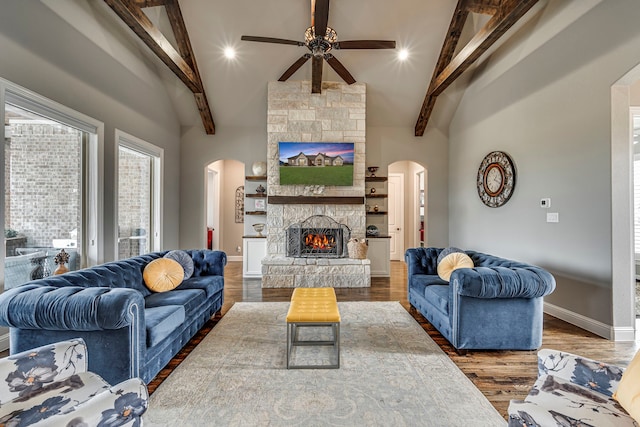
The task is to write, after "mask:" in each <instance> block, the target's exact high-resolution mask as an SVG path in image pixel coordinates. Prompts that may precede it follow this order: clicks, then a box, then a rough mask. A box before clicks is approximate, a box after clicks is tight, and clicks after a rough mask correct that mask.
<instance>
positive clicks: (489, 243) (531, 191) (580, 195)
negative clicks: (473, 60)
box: [449, 0, 640, 325]
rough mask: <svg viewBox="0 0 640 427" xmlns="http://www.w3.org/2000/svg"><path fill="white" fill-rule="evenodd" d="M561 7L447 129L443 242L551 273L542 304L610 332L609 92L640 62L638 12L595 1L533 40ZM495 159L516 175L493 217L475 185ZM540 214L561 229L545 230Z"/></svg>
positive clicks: (511, 48) (526, 35)
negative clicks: (551, 286)
mask: <svg viewBox="0 0 640 427" xmlns="http://www.w3.org/2000/svg"><path fill="white" fill-rule="evenodd" d="M569 3H573V2H562V1H555V2H554V1H551V2H550V3H549V7H548V9H547V10H546V11H545V13H544V14H541V15H539V16H538V17H536V19H535V20H534V21H532V22H531V23H530V24H528V25H527V26H525V27H524V28H523V29H522V30H521V31H520V32H518V34H517V35H516V36H515V38H513V39H512V40H511V41H510V42H509V43H508V44H507V45H506V46H504V47H503V48H502V49H501V50H500V51H498V52H497V53H496V55H494V58H492V60H491V61H490V62H488V63H487V64H485V65H484V66H483V70H482V72H481V73H479V74H478V75H477V76H476V77H475V78H474V79H473V81H472V84H471V85H470V87H469V89H468V90H467V91H466V93H465V95H464V97H463V100H462V102H461V104H460V106H459V108H458V111H457V112H456V115H455V117H454V120H453V122H452V124H451V128H450V150H451V151H450V169H449V170H450V174H449V186H450V193H449V194H450V199H449V213H450V217H449V218H450V228H449V230H450V232H449V236H450V243H451V244H452V245H456V246H461V247H465V248H473V249H476V250H480V251H484V252H489V253H493V254H496V255H502V256H505V257H509V258H515V259H520V260H523V261H529V262H533V263H536V264H539V265H541V266H543V267H546V268H548V269H549V270H551V271H552V272H553V273H554V274H555V276H556V279H557V282H558V289H557V291H556V292H555V293H553V294H552V295H550V296H549V297H548V298H547V299H546V301H547V302H549V303H551V304H553V305H557V306H559V307H563V308H564V309H566V310H570V311H572V312H574V313H577V314H579V315H582V316H586V317H588V318H590V319H594V320H596V321H599V322H602V323H604V324H606V325H612V318H613V314H612V289H611V287H612V267H611V265H612V261H611V258H612V233H611V229H612V215H611V209H612V206H611V196H612V194H611V172H612V171H611V86H612V85H613V84H614V83H615V82H616V81H617V80H618V79H620V78H621V77H622V76H623V75H624V74H625V73H626V72H627V71H628V70H630V69H631V68H632V67H633V66H634V65H636V64H638V63H639V62H640V50H639V49H638V46H640V27H638V25H637V22H638V19H640V2H638V1H636V0H605V1H602V2H600V3H599V4H598V5H596V6H595V7H594V8H593V9H591V10H589V11H588V12H586V13H585V14H584V15H582V16H581V17H580V18H579V19H578V20H576V21H575V22H573V23H572V24H571V25H569V26H568V27H566V28H565V29H563V30H562V31H561V32H559V33H558V34H557V35H555V36H553V37H551V38H549V39H548V40H540V39H539V37H537V33H536V31H539V30H540V29H541V28H545V25H547V24H549V23H551V22H552V21H553V20H554V18H555V16H554V11H555V12H558V13H560V12H561V9H562V8H561V7H560V6H565V5H567V4H569ZM572 5H573V4H572ZM532 45H534V48H531V46H532ZM527 51H530V52H527ZM523 53H528V54H527V55H525V54H523ZM493 150H503V151H506V152H508V153H509V154H510V155H511V156H512V158H513V160H514V162H515V164H516V168H517V172H518V176H517V183H516V188H515V192H514V194H513V197H512V198H511V200H510V201H509V202H508V203H507V204H506V205H505V206H503V207H501V208H497V209H491V208H488V207H486V206H484V205H483V204H482V203H481V202H480V200H479V198H478V195H477V191H476V185H475V182H476V173H477V169H478V166H479V164H480V162H481V160H482V158H483V157H484V155H485V154H487V153H488V152H490V151H493ZM614 186H615V183H614ZM542 197H550V198H551V199H552V202H551V208H550V209H548V210H547V209H542V208H540V207H539V201H540V198H542ZM546 212H558V213H559V214H560V222H559V223H557V224H554V223H547V222H546V220H545V218H546Z"/></svg>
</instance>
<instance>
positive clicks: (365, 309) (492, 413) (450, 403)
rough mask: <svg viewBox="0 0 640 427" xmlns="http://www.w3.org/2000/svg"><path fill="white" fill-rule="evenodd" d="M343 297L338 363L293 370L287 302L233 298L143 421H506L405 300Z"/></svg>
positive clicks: (230, 423)
mask: <svg viewBox="0 0 640 427" xmlns="http://www.w3.org/2000/svg"><path fill="white" fill-rule="evenodd" d="M338 305H339V309H340V316H341V318H342V321H341V334H340V338H341V340H340V341H341V363H340V369H310V370H293V369H291V370H287V369H286V334H287V332H286V329H287V328H286V320H285V319H286V314H287V310H288V307H289V303H287V302H255V303H250V302H247V303H244V302H243V303H236V304H235V305H234V306H233V307H232V308H231V310H229V312H228V313H227V314H226V315H225V316H224V317H223V318H222V320H220V322H219V323H218V324H217V325H216V326H215V328H214V329H213V330H212V331H211V332H210V333H209V334H208V335H207V337H206V338H205V339H204V340H203V341H202V343H200V345H198V347H196V348H195V349H194V350H193V351H192V352H191V354H189V356H188V357H187V358H186V359H185V360H184V362H183V363H182V364H181V365H180V366H178V367H177V368H176V369H175V371H174V372H173V373H171V375H170V376H169V377H168V378H167V379H166V380H165V381H164V382H163V383H162V384H161V385H160V386H159V387H158V388H157V389H156V391H155V392H154V393H153V394H152V396H151V398H150V401H149V410H148V411H147V413H146V414H145V416H144V425H145V426H147V427H149V426H175V425H181V426H212V425H220V426H305V427H306V426H324V425H326V426H418V425H424V426H462V425H473V426H475V427H477V426H500V425H502V426H504V425H506V421H505V420H504V419H503V418H502V417H501V416H500V414H499V413H498V412H497V411H496V410H495V409H494V408H493V406H491V404H490V403H489V401H488V400H487V399H486V398H485V397H484V396H483V395H482V393H481V392H480V391H479V390H478V389H477V388H476V387H475V386H474V385H473V384H472V383H471V381H470V380H469V379H468V378H467V377H466V376H465V375H464V374H463V373H462V372H461V371H460V370H459V369H458V368H457V367H456V366H455V364H454V363H453V362H452V361H451V360H450V359H449V358H448V357H447V355H446V354H445V353H444V352H443V351H442V350H441V349H440V348H439V347H438V345H437V344H436V343H435V342H434V341H433V340H432V339H431V338H430V337H429V336H428V335H427V333H426V332H425V331H424V330H423V329H422V328H421V327H420V325H418V323H417V322H416V321H415V320H414V319H413V317H411V315H410V314H409V313H407V311H406V310H405V309H404V308H403V307H402V306H401V305H400V304H399V303H397V302H341V303H338ZM306 356H307V355H305V357H306ZM322 356H323V355H322V354H318V357H322Z"/></svg>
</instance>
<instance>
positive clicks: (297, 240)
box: [287, 215, 351, 258]
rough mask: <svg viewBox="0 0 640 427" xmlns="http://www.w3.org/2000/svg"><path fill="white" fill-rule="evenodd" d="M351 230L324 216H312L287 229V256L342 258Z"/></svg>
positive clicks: (345, 254) (345, 251) (344, 255)
mask: <svg viewBox="0 0 640 427" xmlns="http://www.w3.org/2000/svg"><path fill="white" fill-rule="evenodd" d="M350 236H351V230H350V229H349V227H347V226H346V225H345V224H340V223H338V222H337V221H335V220H334V219H333V218H330V217H328V216H325V215H314V216H311V217H309V218H307V219H305V220H304V221H302V222H299V223H296V224H293V225H291V226H290V227H289V228H288V229H287V256H289V257H295V258H299V257H300V258H344V257H346V256H347V255H348V252H347V242H348V241H349V237H350Z"/></svg>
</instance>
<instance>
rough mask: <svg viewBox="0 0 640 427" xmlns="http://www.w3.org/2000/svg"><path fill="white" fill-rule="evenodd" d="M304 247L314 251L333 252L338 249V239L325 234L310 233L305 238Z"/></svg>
mask: <svg viewBox="0 0 640 427" xmlns="http://www.w3.org/2000/svg"><path fill="white" fill-rule="evenodd" d="M304 245H305V246H306V247H308V248H311V249H312V250H318V249H319V250H331V249H333V248H335V247H336V239H335V238H334V237H333V236H331V235H327V234H325V233H309V234H307V236H306V237H305V238H304Z"/></svg>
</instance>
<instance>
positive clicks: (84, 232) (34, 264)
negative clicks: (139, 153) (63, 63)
mask: <svg viewBox="0 0 640 427" xmlns="http://www.w3.org/2000/svg"><path fill="white" fill-rule="evenodd" d="M0 100H2V102H1V103H0V106H1V107H2V114H3V116H4V128H3V135H4V150H2V155H3V157H4V160H3V164H4V175H3V179H4V181H3V182H4V188H5V197H4V199H3V200H2V203H3V209H1V212H2V216H3V221H4V228H5V247H4V251H5V252H4V260H5V262H4V275H3V278H4V287H5V289H8V288H11V287H14V286H17V285H19V284H21V283H24V282H26V281H28V280H32V279H37V278H41V277H46V276H48V275H51V274H53V273H54V271H55V269H56V267H57V265H56V263H55V256H56V255H57V254H58V253H60V251H61V250H62V249H64V250H65V252H67V254H68V255H69V258H68V262H67V264H66V267H67V268H69V269H70V270H76V269H80V268H84V267H86V266H89V265H94V264H96V263H98V262H99V261H100V255H101V254H100V251H99V249H98V246H99V245H98V239H99V237H100V236H99V235H98V224H99V223H101V221H102V218H101V215H100V214H99V212H100V210H99V209H98V206H99V205H100V204H101V200H100V199H99V197H98V194H99V193H98V188H99V176H100V168H99V162H98V152H99V144H98V141H99V138H98V133H99V132H100V131H101V126H102V125H101V124H100V123H98V122H95V121H93V120H92V119H90V118H87V117H85V116H83V115H81V114H80V113H77V112H75V111H73V110H70V109H68V108H66V107H64V106H61V105H58V104H56V103H54V102H53V101H51V100H48V99H46V98H43V97H40V96H39V95H37V94H33V93H31V92H28V91H26V90H25V89H23V88H20V87H19V86H16V85H13V84H11V83H10V82H7V81H5V80H2V79H0Z"/></svg>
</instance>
